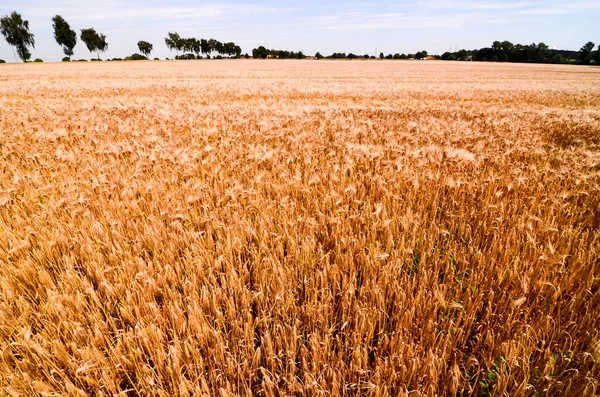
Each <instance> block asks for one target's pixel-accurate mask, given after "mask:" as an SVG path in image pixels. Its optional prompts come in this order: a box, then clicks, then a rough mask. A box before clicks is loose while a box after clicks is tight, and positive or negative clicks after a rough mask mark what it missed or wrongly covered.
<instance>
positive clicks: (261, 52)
mask: <svg viewBox="0 0 600 397" xmlns="http://www.w3.org/2000/svg"><path fill="white" fill-rule="evenodd" d="M269 55H270V54H269V51H268V50H267V49H266V48H265V47H264V46H262V45H261V46H260V47H258V48H254V49H253V50H252V57H253V58H255V59H259V58H260V59H266V58H267V57H268V56H269Z"/></svg>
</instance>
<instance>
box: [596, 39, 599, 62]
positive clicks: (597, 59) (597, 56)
mask: <svg viewBox="0 0 600 397" xmlns="http://www.w3.org/2000/svg"><path fill="white" fill-rule="evenodd" d="M596 65H600V44H598V52H596Z"/></svg>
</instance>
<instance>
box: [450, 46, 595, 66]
mask: <svg viewBox="0 0 600 397" xmlns="http://www.w3.org/2000/svg"><path fill="white" fill-rule="evenodd" d="M595 46H596V45H595V44H594V43H593V42H591V41H589V42H587V43H585V44H584V45H583V46H582V47H581V49H580V50H579V51H566V50H555V49H550V48H549V47H548V46H547V45H546V44H544V43H539V44H536V43H533V44H527V45H523V44H513V43H511V42H510V41H502V42H500V41H494V42H493V43H492V46H491V47H484V48H481V49H476V50H470V51H469V50H465V49H462V50H460V51H455V52H449V51H448V52H445V53H444V54H442V56H441V59H442V60H451V61H452V60H458V61H468V60H473V61H483V62H485V61H487V62H520V63H554V64H567V63H579V64H582V65H589V64H591V63H592V61H593V60H595V62H596V64H597V65H600V45H599V46H598V50H597V51H594V47H595Z"/></svg>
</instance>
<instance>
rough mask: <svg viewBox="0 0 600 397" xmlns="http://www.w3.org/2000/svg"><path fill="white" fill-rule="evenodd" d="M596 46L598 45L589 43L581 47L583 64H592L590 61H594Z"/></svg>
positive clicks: (580, 58)
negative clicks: (593, 53) (593, 55)
mask: <svg viewBox="0 0 600 397" xmlns="http://www.w3.org/2000/svg"><path fill="white" fill-rule="evenodd" d="M595 46H596V45H595V44H594V43H592V42H591V41H588V42H587V43H585V44H584V45H583V47H581V49H580V50H579V60H580V61H581V63H582V64H584V65H589V64H590V61H591V60H592V51H594V47H595Z"/></svg>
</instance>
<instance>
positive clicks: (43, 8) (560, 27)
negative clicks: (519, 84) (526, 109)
mask: <svg viewBox="0 0 600 397" xmlns="http://www.w3.org/2000/svg"><path fill="white" fill-rule="evenodd" d="M12 11H17V12H19V13H20V14H21V15H22V16H23V18H24V19H26V20H28V21H29V23H30V30H31V32H32V33H33V34H35V41H36V47H35V49H34V50H33V51H32V53H33V56H32V59H35V58H42V59H44V60H45V61H59V60H60V59H61V58H62V57H63V56H64V55H63V54H62V51H61V48H60V47H59V46H58V44H56V42H55V41H54V36H53V30H52V20H51V19H52V17H53V16H54V15H57V14H58V15H61V16H63V17H64V18H65V19H66V20H67V22H69V24H70V25H71V28H72V29H74V30H75V31H76V32H77V34H78V36H79V33H80V31H81V29H82V28H89V27H94V28H95V29H96V30H97V31H98V32H100V33H103V34H105V35H106V36H107V41H108V44H109V49H108V51H107V52H106V53H105V54H103V55H102V58H123V57H125V56H128V55H131V54H132V53H134V52H139V51H138V49H137V42H138V41H140V40H145V41H149V42H151V43H153V44H154V51H153V52H152V55H151V56H152V57H160V58H165V57H173V56H174V55H175V54H174V53H171V52H170V51H169V50H168V49H167V47H166V45H165V42H164V38H165V36H166V35H167V33H168V32H170V31H174V32H177V33H179V34H180V35H181V36H182V37H196V38H215V39H217V40H220V41H222V42H228V41H233V42H235V43H236V44H238V45H240V46H241V47H242V50H243V52H244V53H246V52H248V53H251V51H252V49H253V48H255V47H258V46H259V45H264V46H265V47H267V48H274V49H286V50H293V51H303V52H304V53H305V54H307V55H314V54H315V52H317V51H319V52H321V53H322V54H324V55H328V54H331V53H332V52H346V53H349V52H353V53H355V54H361V55H362V54H371V55H375V54H379V53H380V52H383V53H385V54H388V53H392V54H393V53H406V54H410V53H415V52H417V51H421V50H426V51H428V52H429V53H430V54H442V53H443V52H445V51H449V50H450V49H452V50H453V51H454V50H455V49H456V48H458V49H461V48H466V49H474V48H481V47H488V46H491V43H492V42H493V41H494V40H499V41H503V40H509V41H511V42H513V43H522V44H531V43H539V42H544V43H546V44H547V45H548V46H550V48H559V49H570V50H579V48H581V46H583V45H584V44H585V43H586V42H588V41H593V42H595V43H596V45H598V44H600V25H598V22H597V21H598V20H599V17H600V1H598V0H596V1H589V0H571V1H569V0H547V1H537V0H532V1H528V0H491V1H487V2H483V1H479V2H477V1H471V0H415V1H387V0H379V1H378V0H375V1H368V0H365V1H360V0H359V1H353V2H352V1H351V2H342V1H338V0H333V1H318V0H306V1H291V0H279V1H275V0H248V1H245V0H225V1H220V2H217V1H214V0H207V1H192V0H166V1H154V0H44V1H33V0H0V16H4V15H7V14H9V13H11V12H12ZM90 57H91V55H90V53H89V52H88V50H87V48H86V47H85V45H84V44H83V43H81V41H78V43H77V46H76V47H75V58H77V59H79V58H87V59H89V58H90ZM0 59H4V60H6V61H7V62H15V60H16V57H15V55H14V52H13V50H12V48H11V47H10V46H9V45H8V44H7V43H6V41H5V40H4V38H3V37H0Z"/></svg>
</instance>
